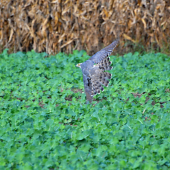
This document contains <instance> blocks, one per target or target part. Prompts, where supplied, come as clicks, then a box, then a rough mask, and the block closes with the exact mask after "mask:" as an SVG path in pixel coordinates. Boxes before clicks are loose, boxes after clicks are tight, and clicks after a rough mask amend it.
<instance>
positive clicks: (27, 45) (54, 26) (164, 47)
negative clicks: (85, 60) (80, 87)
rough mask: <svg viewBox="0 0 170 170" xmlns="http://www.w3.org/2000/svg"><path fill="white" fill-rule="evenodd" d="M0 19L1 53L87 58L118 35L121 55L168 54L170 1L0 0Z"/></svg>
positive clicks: (169, 42) (169, 46)
mask: <svg viewBox="0 0 170 170" xmlns="http://www.w3.org/2000/svg"><path fill="white" fill-rule="evenodd" d="M0 16H1V17H0V51H2V50H3V49H5V48H9V49H10V51H11V52H16V51H28V50H31V49H34V50H35V51H37V52H42V51H46V52H47V53H49V54H51V53H57V52H59V51H64V52H72V50H74V49H78V50H81V49H84V50H87V52H88V53H89V54H92V53H94V52H96V51H98V50H99V49H101V48H102V47H103V45H104V46H105V45H108V44H109V43H111V42H112V41H113V40H114V39H115V38H117V37H120V48H118V50H119V51H120V49H121V52H128V51H132V50H137V48H139V49H141V47H142V48H143V49H145V50H150V49H158V50H160V51H164V52H165V53H169V51H168V49H169V48H170V45H169V44H170V19H169V18H170V1H169V0H108V1H106V0H88V1H85V0H49V1H46V0H15V1H14V0H1V2H0ZM134 44H135V45H134ZM134 47H135V49H134ZM122 49H123V50H122Z"/></svg>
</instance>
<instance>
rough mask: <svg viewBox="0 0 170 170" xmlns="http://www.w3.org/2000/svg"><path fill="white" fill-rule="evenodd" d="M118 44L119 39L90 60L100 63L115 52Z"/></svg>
mask: <svg viewBox="0 0 170 170" xmlns="http://www.w3.org/2000/svg"><path fill="white" fill-rule="evenodd" d="M118 42H119V39H117V40H115V41H113V42H112V43H111V44H110V45H108V46H107V47H105V48H103V49H102V50H100V51H98V52H97V53H96V54H94V55H93V56H92V57H91V58H90V59H89V60H92V61H93V62H94V63H96V64H98V63H100V62H101V61H102V60H103V59H105V58H106V57H108V56H109V55H110V54H111V53H112V52H113V50H114V48H115V47H116V46H117V44H118Z"/></svg>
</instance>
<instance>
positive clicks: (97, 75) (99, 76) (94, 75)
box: [76, 39, 119, 103]
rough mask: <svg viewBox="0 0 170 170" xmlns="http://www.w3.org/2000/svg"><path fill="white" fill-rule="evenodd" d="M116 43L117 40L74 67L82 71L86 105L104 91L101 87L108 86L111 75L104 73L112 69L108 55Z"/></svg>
mask: <svg viewBox="0 0 170 170" xmlns="http://www.w3.org/2000/svg"><path fill="white" fill-rule="evenodd" d="M118 42H119V39H116V40H115V41H113V42H112V43H111V44H110V45H108V46H106V47H105V48H103V49H102V50H100V51H98V52H97V53H95V54H94V55H93V56H92V57H91V58H89V59H88V60H86V61H85V62H83V63H79V64H77V65H76V66H77V67H79V68H81V70H82V74H83V82H84V90H85V93H86V100H87V103H91V102H92V101H93V96H94V95H96V94H100V92H101V91H103V90H104V88H103V86H106V87H107V86H108V84H109V80H110V79H111V76H112V74H111V73H108V72H106V71H107V70H111V69H112V67H111V66H110V65H111V61H110V57H109V55H110V54H111V53H112V52H113V50H114V49H115V47H116V46H117V44H118Z"/></svg>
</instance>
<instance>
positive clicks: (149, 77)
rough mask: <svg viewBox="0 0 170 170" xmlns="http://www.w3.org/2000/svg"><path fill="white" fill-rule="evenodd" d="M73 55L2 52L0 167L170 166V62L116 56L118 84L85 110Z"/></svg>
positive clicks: (78, 56)
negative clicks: (48, 55)
mask: <svg viewBox="0 0 170 170" xmlns="http://www.w3.org/2000/svg"><path fill="white" fill-rule="evenodd" d="M88 58H89V56H87V54H86V52H84V51H80V52H78V51H74V52H73V54H69V55H66V54H64V53H59V54H57V55H56V56H50V57H47V55H46V54H45V53H41V54H39V53H35V52H34V51H31V52H27V53H22V52H18V53H15V54H10V55H9V54H8V53H7V50H5V51H4V52H3V53H2V54H0V169H1V170H3V169H5V170H6V169H10V170H11V169H12V170H15V169H17V170H18V169H21V170H31V169H36V170H39V169H40V170H42V169H44V170H45V169H50V170H52V169H61V170H87V169H88V170H103V169H106V170H113V169H120V170H121V169H141V170H154V169H160V170H166V169H170V58H168V57H167V56H166V55H164V54H161V53H157V54H152V53H151V54H144V55H143V56H141V55H140V54H139V53H135V54H131V53H129V54H126V55H124V56H123V57H116V56H111V61H112V63H113V69H112V70H111V71H110V72H111V73H112V79H111V82H110V84H109V86H108V87H107V88H105V91H104V92H102V93H101V94H100V95H97V96H95V97H94V101H93V103H92V105H90V104H88V105H86V104H85V103H86V99H85V93H82V90H83V91H84V89H83V88H84V86H83V79H82V73H81V70H80V69H79V68H76V67H75V65H76V64H77V63H79V62H83V61H85V60H86V59H88Z"/></svg>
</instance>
